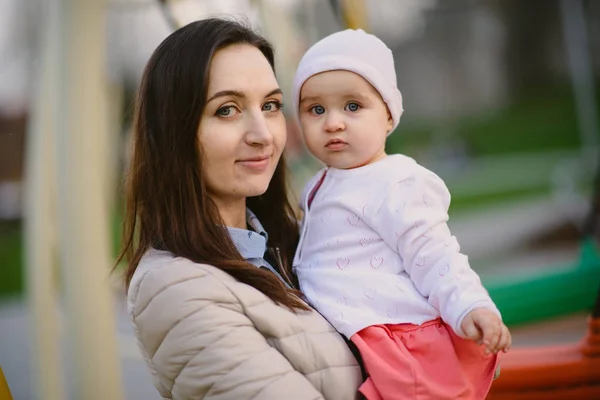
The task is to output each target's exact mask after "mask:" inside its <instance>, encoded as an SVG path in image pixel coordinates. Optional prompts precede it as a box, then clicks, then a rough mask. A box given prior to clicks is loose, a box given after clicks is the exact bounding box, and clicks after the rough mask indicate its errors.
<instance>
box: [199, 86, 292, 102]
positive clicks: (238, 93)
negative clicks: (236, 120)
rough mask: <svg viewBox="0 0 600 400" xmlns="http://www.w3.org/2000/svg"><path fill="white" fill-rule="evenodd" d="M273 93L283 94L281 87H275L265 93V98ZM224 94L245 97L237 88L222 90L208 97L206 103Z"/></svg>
mask: <svg viewBox="0 0 600 400" xmlns="http://www.w3.org/2000/svg"><path fill="white" fill-rule="evenodd" d="M275 94H283V92H282V91H281V88H276V89H273V90H271V91H270V92H269V93H267V94H266V95H265V98H267V97H270V96H273V95H275ZM225 96H234V97H239V98H242V99H244V98H246V94H245V93H244V92H241V91H239V90H222V91H220V92H217V93H215V94H214V95H212V97H211V98H210V99H208V101H207V103H210V102H211V101H213V100H214V99H217V98H219V97H225Z"/></svg>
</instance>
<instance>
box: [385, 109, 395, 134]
mask: <svg viewBox="0 0 600 400" xmlns="http://www.w3.org/2000/svg"><path fill="white" fill-rule="evenodd" d="M387 115H388V120H387V131H388V133H389V132H391V130H392V128H393V127H394V118H392V114H390V111H389V110H388V112H387Z"/></svg>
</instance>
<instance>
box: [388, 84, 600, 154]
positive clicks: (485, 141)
mask: <svg viewBox="0 0 600 400" xmlns="http://www.w3.org/2000/svg"><path fill="white" fill-rule="evenodd" d="M598 113H599V114H600V102H599V103H598ZM577 132H578V126H577V117H576V111H575V104H574V100H573V96H572V93H571V90H570V88H568V87H554V88H546V89H544V90H533V91H530V92H529V93H527V94H525V95H523V96H521V97H519V98H518V99H517V100H516V101H514V102H512V103H510V104H509V105H508V106H506V107H505V108H504V109H501V110H498V111H495V112H491V113H485V114H478V115H474V116H469V117H464V118H460V119H457V120H454V121H441V122H428V121H422V120H421V121H419V120H416V121H415V120H413V121H411V120H410V119H408V118H407V120H406V121H403V123H401V124H400V126H399V128H398V132H397V134H394V135H390V137H389V138H388V143H387V150H388V152H389V153H405V154H415V153H418V152H419V151H420V150H421V149H423V148H427V147H429V146H430V145H431V144H433V143H435V142H436V141H439V139H440V136H441V135H443V139H444V140H445V141H446V140H448V137H447V136H448V135H450V136H451V138H456V139H458V138H460V139H461V141H463V143H464V144H466V147H467V151H468V152H469V154H470V155H472V156H487V155H501V154H510V153H524V152H530V151H535V152H539V151H548V150H557V149H571V148H576V147H578V146H580V139H579V135H578V134H577ZM451 138H450V139H451Z"/></svg>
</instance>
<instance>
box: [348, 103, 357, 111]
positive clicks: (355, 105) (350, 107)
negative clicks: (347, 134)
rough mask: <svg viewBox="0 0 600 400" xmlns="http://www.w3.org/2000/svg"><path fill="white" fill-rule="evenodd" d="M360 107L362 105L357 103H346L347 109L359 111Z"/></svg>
mask: <svg viewBox="0 0 600 400" xmlns="http://www.w3.org/2000/svg"><path fill="white" fill-rule="evenodd" d="M359 108H360V106H359V105H358V104H357V103H348V104H347V105H346V109H347V110H348V111H352V112H356V111H358V109H359Z"/></svg>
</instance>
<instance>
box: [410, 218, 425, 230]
mask: <svg viewBox="0 0 600 400" xmlns="http://www.w3.org/2000/svg"><path fill="white" fill-rule="evenodd" d="M425 224H427V221H425V219H424V218H421V219H419V220H416V221H415V223H414V225H413V227H414V228H415V229H418V228H420V227H422V226H425Z"/></svg>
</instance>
